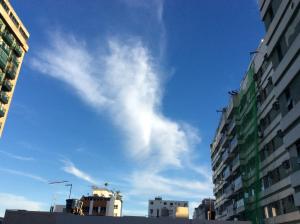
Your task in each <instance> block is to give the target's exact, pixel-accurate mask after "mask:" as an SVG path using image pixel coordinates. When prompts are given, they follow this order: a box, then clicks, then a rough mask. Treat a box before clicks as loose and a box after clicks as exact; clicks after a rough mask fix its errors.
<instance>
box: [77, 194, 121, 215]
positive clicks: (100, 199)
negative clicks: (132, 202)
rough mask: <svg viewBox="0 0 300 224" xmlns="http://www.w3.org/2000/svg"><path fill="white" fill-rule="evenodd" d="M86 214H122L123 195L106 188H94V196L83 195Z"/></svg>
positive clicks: (84, 212) (83, 207) (82, 199)
mask: <svg viewBox="0 0 300 224" xmlns="http://www.w3.org/2000/svg"><path fill="white" fill-rule="evenodd" d="M80 200H81V201H82V202H83V206H82V210H83V214H84V215H97V216H118V217H119V216H121V215H122V203H123V202H122V196H121V195H120V193H119V192H113V191H110V190H108V189H106V188H94V189H93V195H92V196H82V197H81V199H80Z"/></svg>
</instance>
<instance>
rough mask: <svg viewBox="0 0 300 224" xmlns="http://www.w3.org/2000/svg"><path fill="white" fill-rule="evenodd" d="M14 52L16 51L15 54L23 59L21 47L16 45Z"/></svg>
mask: <svg viewBox="0 0 300 224" xmlns="http://www.w3.org/2000/svg"><path fill="white" fill-rule="evenodd" d="M14 51H15V53H16V55H17V56H18V57H21V56H22V54H23V50H22V48H21V47H20V46H19V45H16V46H15V48H14Z"/></svg>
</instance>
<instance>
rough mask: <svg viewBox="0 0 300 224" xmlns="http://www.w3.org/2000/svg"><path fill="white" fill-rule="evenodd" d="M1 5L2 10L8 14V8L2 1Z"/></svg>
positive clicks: (2, 0)
mask: <svg viewBox="0 0 300 224" xmlns="http://www.w3.org/2000/svg"><path fill="white" fill-rule="evenodd" d="M1 5H2V7H3V8H4V10H5V11H6V12H7V13H8V12H9V8H8V6H7V4H6V3H5V2H4V0H1Z"/></svg>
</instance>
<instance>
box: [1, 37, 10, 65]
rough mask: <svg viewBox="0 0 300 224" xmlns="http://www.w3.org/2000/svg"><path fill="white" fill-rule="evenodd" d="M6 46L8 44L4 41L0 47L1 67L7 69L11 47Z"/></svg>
mask: <svg viewBox="0 0 300 224" xmlns="http://www.w3.org/2000/svg"><path fill="white" fill-rule="evenodd" d="M6 46H7V45H6V44H5V43H4V42H3V43H2V45H1V47H0V68H1V69H5V67H6V64H7V61H8V54H9V48H7V47H6Z"/></svg>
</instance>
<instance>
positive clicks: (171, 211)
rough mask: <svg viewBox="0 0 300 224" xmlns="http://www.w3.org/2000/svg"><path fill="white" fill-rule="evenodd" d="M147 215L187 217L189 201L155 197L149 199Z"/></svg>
mask: <svg viewBox="0 0 300 224" xmlns="http://www.w3.org/2000/svg"><path fill="white" fill-rule="evenodd" d="M148 217H155V218H159V217H173V218H189V203H188V201H172V200H162V198H161V197H156V198H155V199H154V200H149V205H148Z"/></svg>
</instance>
